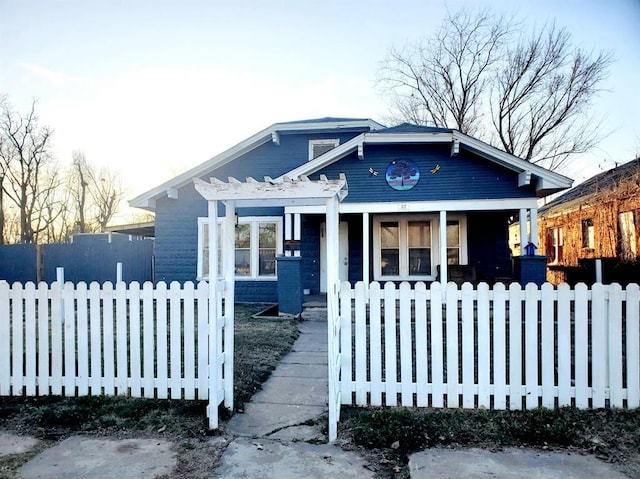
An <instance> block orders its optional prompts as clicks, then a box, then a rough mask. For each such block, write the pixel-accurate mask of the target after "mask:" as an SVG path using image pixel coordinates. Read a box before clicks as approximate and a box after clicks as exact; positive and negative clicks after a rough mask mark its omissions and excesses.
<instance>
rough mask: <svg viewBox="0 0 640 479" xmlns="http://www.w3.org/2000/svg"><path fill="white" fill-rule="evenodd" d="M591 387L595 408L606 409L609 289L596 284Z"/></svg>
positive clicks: (593, 299)
mask: <svg viewBox="0 0 640 479" xmlns="http://www.w3.org/2000/svg"><path fill="white" fill-rule="evenodd" d="M591 294H592V297H591V314H592V316H591V338H592V348H591V351H592V356H591V371H592V374H591V387H592V389H593V407H594V408H601V407H605V404H606V399H605V388H606V386H607V372H608V371H607V369H608V368H607V364H606V360H607V357H606V355H607V347H608V341H607V330H608V324H607V323H608V320H607V309H608V308H607V304H606V302H607V299H608V298H607V296H608V294H607V289H606V287H605V286H604V285H602V284H599V283H596V284H594V285H593V288H592V289H591Z"/></svg>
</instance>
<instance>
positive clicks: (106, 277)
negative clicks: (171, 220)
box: [43, 233, 153, 283]
mask: <svg viewBox="0 0 640 479" xmlns="http://www.w3.org/2000/svg"><path fill="white" fill-rule="evenodd" d="M118 263H122V280H123V281H125V282H127V283H129V282H131V281H138V282H140V283H142V282H144V281H153V240H150V239H143V240H137V239H133V240H130V239H129V236H128V235H119V234H114V233H112V234H110V235H109V234H95V235H94V234H86V235H77V236H74V237H73V243H71V244H51V245H44V246H43V264H44V280H45V281H46V282H48V283H51V282H53V281H55V280H56V268H58V267H62V268H64V280H65V281H71V282H73V283H78V282H80V281H85V282H91V281H98V282H100V283H103V282H105V281H111V282H115V281H116V278H117V277H116V272H117V264H118Z"/></svg>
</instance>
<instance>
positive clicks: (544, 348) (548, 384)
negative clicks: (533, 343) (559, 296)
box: [540, 283, 556, 409]
mask: <svg viewBox="0 0 640 479" xmlns="http://www.w3.org/2000/svg"><path fill="white" fill-rule="evenodd" d="M540 293H541V301H540V322H541V323H542V324H541V339H540V351H541V354H540V358H541V361H540V366H541V368H542V370H541V376H542V406H543V407H546V408H549V409H552V408H553V407H554V406H555V399H556V393H555V372H556V361H555V331H554V319H555V318H554V312H553V310H554V302H555V297H554V296H555V291H554V289H553V285H551V284H549V283H545V284H543V285H542V287H541V288H540Z"/></svg>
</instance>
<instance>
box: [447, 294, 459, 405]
mask: <svg viewBox="0 0 640 479" xmlns="http://www.w3.org/2000/svg"><path fill="white" fill-rule="evenodd" d="M446 298H447V299H446V320H447V323H446V326H445V331H446V335H447V358H446V361H447V364H446V368H447V369H446V370H447V407H449V408H456V407H458V406H459V405H460V396H459V394H460V392H459V390H458V384H459V376H458V370H459V361H458V350H459V349H458V288H457V287H456V285H455V283H449V284H447V285H446Z"/></svg>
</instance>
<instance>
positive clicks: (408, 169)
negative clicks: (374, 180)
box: [385, 160, 420, 191]
mask: <svg viewBox="0 0 640 479" xmlns="http://www.w3.org/2000/svg"><path fill="white" fill-rule="evenodd" d="M385 177H386V179H387V184H388V185H389V186H390V187H391V188H393V189H394V190H399V191H406V190H410V189H411V188H413V187H414V186H416V185H417V184H418V180H419V179H420V170H419V169H418V165H416V164H415V163H414V162H413V161H411V160H394V161H392V162H391V163H389V166H387V171H386V173H385Z"/></svg>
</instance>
